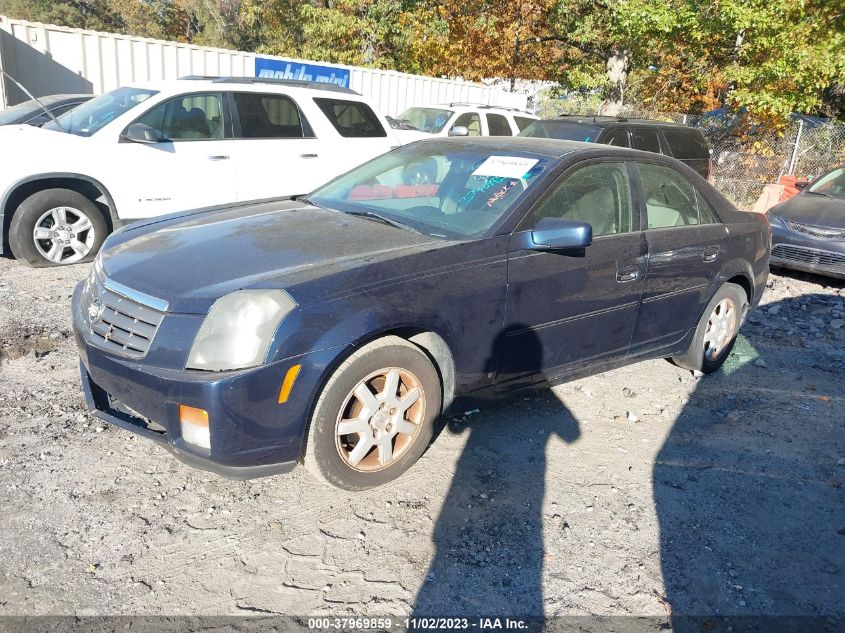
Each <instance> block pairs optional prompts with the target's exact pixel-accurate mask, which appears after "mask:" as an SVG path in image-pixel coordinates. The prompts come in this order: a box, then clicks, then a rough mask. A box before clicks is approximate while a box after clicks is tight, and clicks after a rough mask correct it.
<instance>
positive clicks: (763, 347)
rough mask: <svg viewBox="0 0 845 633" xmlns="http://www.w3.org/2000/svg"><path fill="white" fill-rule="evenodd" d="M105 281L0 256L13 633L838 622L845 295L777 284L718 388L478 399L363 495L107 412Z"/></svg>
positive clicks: (644, 375) (3, 553) (843, 540)
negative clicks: (148, 621) (80, 293)
mask: <svg viewBox="0 0 845 633" xmlns="http://www.w3.org/2000/svg"><path fill="white" fill-rule="evenodd" d="M87 270H88V269H87V266H74V267H70V268H64V269H60V270H32V269H28V268H25V267H23V266H20V265H18V264H17V263H16V262H14V261H11V260H7V259H0V480H2V486H0V615H4V614H5V615H12V614H17V615H37V614H76V615H94V614H169V615H178V614H219V615H224V614H245V613H282V614H302V615H305V614H309V615H316V614H358V615H365V614H369V615H402V614H405V615H407V614H409V613H411V612H415V613H418V614H429V615H444V614H479V613H497V614H509V615H519V614H535V615H536V614H546V615H550V616H551V615H573V614H593V615H653V616H660V617H666V615H667V614H668V613H670V612H671V613H674V614H676V615H677V614H723V615H743V614H746V615H759V614H774V615H819V614H821V615H826V616H833V617H843V616H845V602H843V600H842V597H843V596H845V583H843V574H845V511H843V510H844V509H845V508H844V507H843V499H844V498H845V491H843V488H842V480H843V479H845V438H843V413H845V383H844V382H843V377H845V345H844V344H843V342H845V327H843V319H844V318H845V285H843V284H842V283H837V282H834V281H829V282H826V281H825V280H824V279H823V278H820V277H812V276H803V275H797V274H784V275H783V276H779V275H773V276H772V277H771V279H770V283H769V289H768V291H767V294H766V297H765V299H764V304H765V306H764V307H763V309H761V310H759V311H758V312H756V313H755V314H754V315H753V317H752V318H751V319H750V321H749V323H747V324H746V326H745V327H744V328H743V334H742V337H741V339H740V341H739V343H738V345H737V347H736V349H735V351H734V354H733V356H732V357H731V358H730V359H729V361H728V363H727V364H726V366H725V368H724V370H723V371H721V372H719V373H718V374H716V375H714V376H711V377H707V378H704V379H697V378H695V377H693V376H692V375H691V374H690V373H689V372H686V371H683V370H681V369H679V368H677V367H674V366H673V365H671V364H670V363H668V362H665V361H661V360H657V361H649V362H645V363H641V364H638V365H633V366H630V367H627V368H623V369H620V370H617V371H613V372H610V373H607V374H603V375H600V376H594V377H591V378H587V379H583V380H579V381H576V382H572V383H569V384H566V385H563V386H561V387H557V388H555V389H552V390H546V391H543V392H538V393H537V394H535V395H528V396H525V397H519V398H516V399H513V400H509V401H503V402H495V403H493V402H484V403H472V404H466V405H464V407H463V408H462V409H461V410H465V411H467V413H466V414H464V415H454V416H450V417H448V418H446V420H445V424H444V426H443V429H442V431H441V432H440V433H439V435H438V436H437V438H436V440H435V441H434V443H433V445H432V447H431V448H430V449H429V451H428V452H427V453H426V455H425V456H424V457H423V459H422V460H421V461H420V462H419V463H418V464H417V465H416V466H415V467H414V468H412V469H411V470H410V471H409V472H408V473H407V474H406V475H405V476H403V477H402V478H400V479H399V480H398V481H397V482H395V483H393V484H391V485H389V486H386V487H383V488H379V489H376V490H372V491H369V492H366V493H356V494H349V493H343V492H339V491H335V490H330V489H325V488H321V487H318V486H317V485H315V483H314V481H313V480H312V479H311V478H310V476H309V475H308V474H307V473H306V472H304V470H303V469H301V468H298V469H296V470H295V471H294V472H293V473H291V474H290V475H287V476H283V477H272V478H267V479H260V480H255V481H248V482H233V481H229V480H226V479H223V478H220V477H217V476H215V475H211V474H208V473H204V472H201V471H198V470H194V469H191V468H189V467H187V466H184V465H182V464H181V463H179V462H178V461H176V460H175V459H173V458H172V457H171V456H170V455H169V454H168V453H167V452H166V451H164V450H163V449H161V448H159V447H157V446H155V445H154V444H152V443H150V442H147V441H144V440H141V439H138V438H136V437H134V436H132V435H131V434H130V433H127V432H125V431H121V430H119V429H115V428H111V427H108V426H106V425H104V424H101V423H99V422H98V421H97V420H95V419H93V418H92V417H90V416H89V415H88V414H87V413H86V411H85V408H84V401H83V397H82V393H81V390H80V387H79V379H78V374H77V371H78V370H77V358H76V353H75V349H74V344H73V338H72V335H71V332H70V323H69V317H68V313H69V304H70V295H71V291H72V288H73V286H74V284H75V282H76V281H77V280H79V279H81V278H83V277H84V276H85V275H86V274H87ZM828 283H829V284H830V285H826V284H828Z"/></svg>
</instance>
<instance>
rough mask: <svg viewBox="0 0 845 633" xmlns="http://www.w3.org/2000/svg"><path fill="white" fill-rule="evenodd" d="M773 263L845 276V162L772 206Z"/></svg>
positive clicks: (773, 264) (823, 273)
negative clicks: (785, 199)
mask: <svg viewBox="0 0 845 633" xmlns="http://www.w3.org/2000/svg"><path fill="white" fill-rule="evenodd" d="M768 215H769V222H770V224H771V226H772V258H771V264H772V266H778V267H781V268H791V269H793V270H800V271H804V272H809V273H815V274H817V275H825V276H827V277H835V278H838V279H845V165H842V166H839V167H837V168H835V169H831V170H830V171H828V172H827V173H825V174H822V175H821V176H819V177H818V178H816V179H815V180H814V181H813V182H811V183H809V184H808V185H806V186H805V187H804V188H803V189H802V190H801V192H800V193H799V194H798V195H797V196H794V197H792V198H790V199H789V200H787V201H786V202H781V203H780V204H779V205H776V206H774V207H772V208H771V209H769V213H768Z"/></svg>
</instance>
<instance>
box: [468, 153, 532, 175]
mask: <svg viewBox="0 0 845 633" xmlns="http://www.w3.org/2000/svg"><path fill="white" fill-rule="evenodd" d="M539 162H540V161H539V160H538V159H536V158H522V157H520V156H490V157H489V158H488V159H487V160H485V161H484V162H483V163H481V165H479V166H478V169H476V170H475V171H474V172H472V175H473V176H495V177H498V178H524V177H525V174H527V173H528V172H529V171H530V170H531V168H532V167H534V165H536V164H537V163H539Z"/></svg>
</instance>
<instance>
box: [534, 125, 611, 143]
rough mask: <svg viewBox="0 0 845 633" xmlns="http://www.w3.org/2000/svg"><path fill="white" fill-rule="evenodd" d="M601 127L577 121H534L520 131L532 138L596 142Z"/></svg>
mask: <svg viewBox="0 0 845 633" xmlns="http://www.w3.org/2000/svg"><path fill="white" fill-rule="evenodd" d="M600 133H601V128H600V127H598V126H594V125H584V124H583V123H577V122H575V121H571V122H570V121H551V120H545V121H534V122H533V123H532V124H531V125H529V126H528V127H527V128H525V129H524V130H523V131H522V132H520V133H519V136H528V137H531V138H556V139H560V140H562V141H586V142H587V143H589V142H595V140H596V138H597V137H598V135H599V134H600Z"/></svg>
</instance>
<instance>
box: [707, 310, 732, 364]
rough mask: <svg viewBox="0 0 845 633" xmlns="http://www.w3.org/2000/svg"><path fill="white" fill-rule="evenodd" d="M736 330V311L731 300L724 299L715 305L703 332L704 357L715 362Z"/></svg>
mask: <svg viewBox="0 0 845 633" xmlns="http://www.w3.org/2000/svg"><path fill="white" fill-rule="evenodd" d="M736 329H737V310H736V304H735V303H734V301H733V299H729V298H725V299H722V300H721V301H720V302H719V303H717V304H716V307H715V308H713V312H711V313H710V318H709V319H708V320H707V329H706V330H705V332H704V355H705V356H706V357H707V358H708V359H709V360H711V361H715V360H716V359H717V358H719V356H720V355H721V354H722V352H723V351H724V350H725V348H726V347H727V346H728V345H729V344H730V342H731V339H732V338H733V336H734V334H735V333H736Z"/></svg>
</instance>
